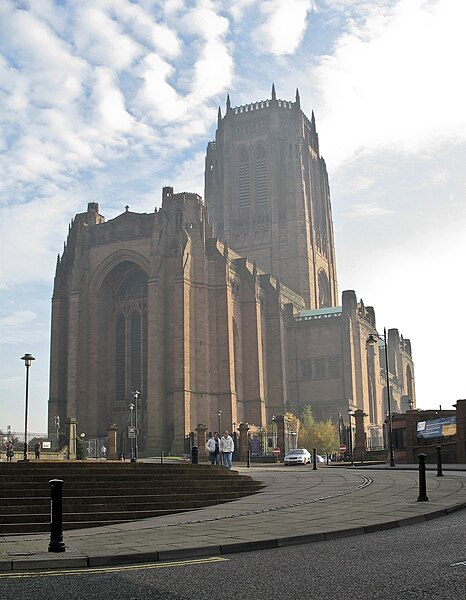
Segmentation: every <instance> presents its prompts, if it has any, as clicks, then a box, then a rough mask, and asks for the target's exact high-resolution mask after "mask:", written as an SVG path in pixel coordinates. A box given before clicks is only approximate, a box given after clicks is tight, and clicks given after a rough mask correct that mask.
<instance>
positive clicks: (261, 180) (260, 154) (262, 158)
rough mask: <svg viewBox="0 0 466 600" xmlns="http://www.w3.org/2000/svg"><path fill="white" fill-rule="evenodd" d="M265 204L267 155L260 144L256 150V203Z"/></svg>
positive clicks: (258, 204)
mask: <svg viewBox="0 0 466 600" xmlns="http://www.w3.org/2000/svg"><path fill="white" fill-rule="evenodd" d="M265 204H267V156H266V154H265V150H264V148H263V147H262V146H259V147H258V148H257V150H256V205H257V206H264V205H265Z"/></svg>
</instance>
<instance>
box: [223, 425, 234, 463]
mask: <svg viewBox="0 0 466 600" xmlns="http://www.w3.org/2000/svg"><path fill="white" fill-rule="evenodd" d="M234 449H235V443H234V441H233V438H232V437H231V436H229V435H228V431H224V432H223V435H222V437H221V438H220V452H221V454H222V457H223V464H224V465H225V466H226V467H228V468H229V469H231V458H232V456H233V451H234Z"/></svg>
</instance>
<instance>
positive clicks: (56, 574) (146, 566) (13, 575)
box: [0, 556, 229, 579]
mask: <svg viewBox="0 0 466 600" xmlns="http://www.w3.org/2000/svg"><path fill="white" fill-rule="evenodd" d="M228 560H229V559H228V558H223V557H222V556H212V557H210V558H194V559H192V560H178V561H173V562H159V563H146V564H140V565H121V566H115V567H89V568H86V569H60V570H58V569H57V570H54V571H23V572H21V573H11V572H10V573H0V578H3V579H4V578H6V579H27V578H32V577H60V576H62V575H92V574H93V573H97V574H98V573H118V572H121V571H146V570H150V569H167V568H172V567H188V566H191V565H205V564H209V563H219V562H225V561H228Z"/></svg>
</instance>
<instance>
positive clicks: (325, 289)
mask: <svg viewBox="0 0 466 600" xmlns="http://www.w3.org/2000/svg"><path fill="white" fill-rule="evenodd" d="M317 281H318V286H319V308H324V307H325V306H331V304H332V301H331V298H330V286H329V283H328V277H327V273H326V272H325V271H324V270H323V269H321V270H320V271H319V275H318V278H317Z"/></svg>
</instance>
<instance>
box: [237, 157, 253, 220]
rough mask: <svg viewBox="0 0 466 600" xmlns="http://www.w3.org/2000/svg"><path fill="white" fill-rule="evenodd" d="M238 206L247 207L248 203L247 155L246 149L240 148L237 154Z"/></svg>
mask: <svg viewBox="0 0 466 600" xmlns="http://www.w3.org/2000/svg"><path fill="white" fill-rule="evenodd" d="M238 183H239V207H240V208H247V207H249V205H250V183H249V155H248V153H247V152H246V150H241V152H240V155H239V182H238Z"/></svg>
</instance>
